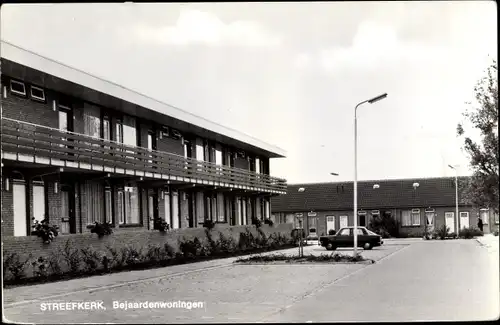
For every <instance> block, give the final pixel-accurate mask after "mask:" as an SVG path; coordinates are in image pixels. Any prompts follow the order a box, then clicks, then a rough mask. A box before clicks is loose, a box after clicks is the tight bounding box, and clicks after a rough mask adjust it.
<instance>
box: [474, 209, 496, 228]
mask: <svg viewBox="0 0 500 325" xmlns="http://www.w3.org/2000/svg"><path fill="white" fill-rule="evenodd" d="M484 212H485V213H486V218H483V216H482V215H481V213H484ZM493 214H494V213H493ZM479 216H480V217H481V220H482V221H483V225H487V224H488V223H489V220H488V219H489V218H490V209H489V208H483V209H479ZM497 223H498V222H497Z"/></svg>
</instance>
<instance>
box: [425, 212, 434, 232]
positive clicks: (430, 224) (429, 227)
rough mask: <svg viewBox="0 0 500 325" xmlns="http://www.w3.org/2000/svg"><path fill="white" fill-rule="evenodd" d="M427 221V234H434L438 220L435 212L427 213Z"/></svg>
mask: <svg viewBox="0 0 500 325" xmlns="http://www.w3.org/2000/svg"><path fill="white" fill-rule="evenodd" d="M425 220H426V227H427V232H429V233H432V232H433V231H434V222H435V220H436V213H435V212H434V211H426V212H425Z"/></svg>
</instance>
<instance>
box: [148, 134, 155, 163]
mask: <svg viewBox="0 0 500 325" xmlns="http://www.w3.org/2000/svg"><path fill="white" fill-rule="evenodd" d="M148 150H149V151H150V152H151V153H150V155H149V158H150V160H148V163H150V164H152V163H153V160H151V159H153V150H156V137H155V135H154V133H153V132H151V131H150V132H148Z"/></svg>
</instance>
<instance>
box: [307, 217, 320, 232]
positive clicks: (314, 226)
mask: <svg viewBox="0 0 500 325" xmlns="http://www.w3.org/2000/svg"><path fill="white" fill-rule="evenodd" d="M317 231H318V217H310V218H309V236H311V237H317V236H318V234H317Z"/></svg>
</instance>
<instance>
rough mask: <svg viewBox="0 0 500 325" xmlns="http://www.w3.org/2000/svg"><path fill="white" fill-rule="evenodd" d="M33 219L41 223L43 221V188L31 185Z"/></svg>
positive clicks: (40, 185) (42, 186) (39, 185)
mask: <svg viewBox="0 0 500 325" xmlns="http://www.w3.org/2000/svg"><path fill="white" fill-rule="evenodd" d="M33 218H34V219H35V220H34V221H33V223H34V222H35V221H38V222H42V221H43V220H44V219H45V186H44V185H43V184H33Z"/></svg>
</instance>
